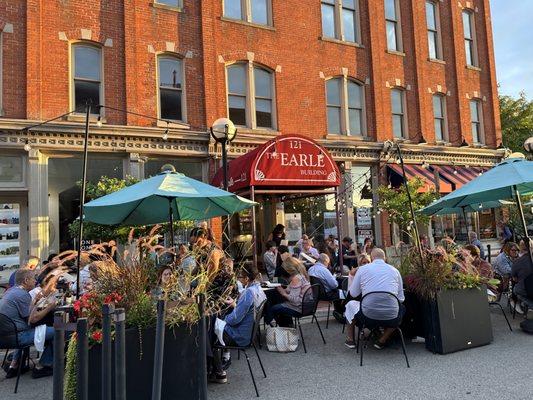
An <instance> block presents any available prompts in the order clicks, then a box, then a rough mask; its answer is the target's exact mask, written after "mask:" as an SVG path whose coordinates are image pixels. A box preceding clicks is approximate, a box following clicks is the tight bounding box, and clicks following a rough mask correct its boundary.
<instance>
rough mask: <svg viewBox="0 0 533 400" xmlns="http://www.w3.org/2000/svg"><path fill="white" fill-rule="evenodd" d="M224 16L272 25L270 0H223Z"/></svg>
mask: <svg viewBox="0 0 533 400" xmlns="http://www.w3.org/2000/svg"><path fill="white" fill-rule="evenodd" d="M224 17H227V18H233V19H240V20H243V21H246V22H252V23H254V24H258V25H272V0H224Z"/></svg>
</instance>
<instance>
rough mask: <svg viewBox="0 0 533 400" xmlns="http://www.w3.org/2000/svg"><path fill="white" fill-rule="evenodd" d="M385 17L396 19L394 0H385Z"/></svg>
mask: <svg viewBox="0 0 533 400" xmlns="http://www.w3.org/2000/svg"><path fill="white" fill-rule="evenodd" d="M385 19H390V20H393V21H396V0H385Z"/></svg>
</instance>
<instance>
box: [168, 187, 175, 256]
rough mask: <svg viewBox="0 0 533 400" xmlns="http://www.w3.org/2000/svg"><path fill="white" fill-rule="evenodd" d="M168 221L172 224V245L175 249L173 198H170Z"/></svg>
mask: <svg viewBox="0 0 533 400" xmlns="http://www.w3.org/2000/svg"><path fill="white" fill-rule="evenodd" d="M168 223H169V224H170V247H171V248H172V250H174V213H173V212H172V198H170V197H169V198H168Z"/></svg>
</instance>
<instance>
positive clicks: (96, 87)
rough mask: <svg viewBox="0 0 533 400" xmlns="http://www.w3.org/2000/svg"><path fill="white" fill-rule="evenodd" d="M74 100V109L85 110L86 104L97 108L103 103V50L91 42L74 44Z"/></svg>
mask: <svg viewBox="0 0 533 400" xmlns="http://www.w3.org/2000/svg"><path fill="white" fill-rule="evenodd" d="M72 58H73V60H72V66H73V71H72V76H73V82H72V100H73V104H72V105H73V106H74V109H75V110H76V111H78V112H84V110H85V106H86V104H90V105H91V106H92V107H93V110H95V108H94V107H96V106H97V105H99V104H103V100H104V97H103V90H102V69H103V68H102V51H101V49H100V48H99V47H96V46H92V45H89V44H74V45H73V46H72Z"/></svg>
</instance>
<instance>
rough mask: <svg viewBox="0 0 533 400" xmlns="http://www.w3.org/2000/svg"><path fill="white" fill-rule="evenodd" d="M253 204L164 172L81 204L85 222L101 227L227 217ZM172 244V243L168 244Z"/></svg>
mask: <svg viewBox="0 0 533 400" xmlns="http://www.w3.org/2000/svg"><path fill="white" fill-rule="evenodd" d="M256 204H257V203H255V202H253V201H250V200H248V199H245V198H243V197H240V196H237V195H235V194H233V193H230V192H226V191H224V190H221V189H218V188H216V187H214V186H211V185H208V184H206V183H203V182H200V181H197V180H195V179H192V178H188V177H186V176H185V175H183V174H180V173H177V172H174V171H166V172H163V173H161V174H159V175H156V176H153V177H151V178H148V179H145V180H143V181H141V182H138V183H136V184H134V185H132V186H128V187H126V188H124V189H122V190H119V191H118V192H114V193H111V194H108V195H106V196H103V197H100V198H98V199H96V200H93V201H90V202H88V203H86V204H85V208H84V211H85V217H84V219H85V220H86V221H90V222H95V223H97V224H102V225H153V224H159V223H163V222H170V227H171V237H172V240H173V236H174V235H173V234H172V233H173V232H172V222H173V221H179V220H199V219H207V218H213V217H219V216H222V215H229V214H233V213H236V212H239V211H242V210H244V209H247V208H250V207H253V206H254V205H256ZM172 244H173V243H172Z"/></svg>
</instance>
